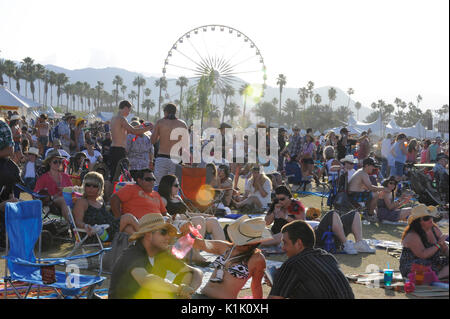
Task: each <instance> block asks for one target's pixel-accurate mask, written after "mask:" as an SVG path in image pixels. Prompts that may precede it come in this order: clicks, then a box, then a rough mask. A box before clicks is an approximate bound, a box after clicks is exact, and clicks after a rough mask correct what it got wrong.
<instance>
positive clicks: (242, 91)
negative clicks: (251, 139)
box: [239, 83, 252, 117]
mask: <svg viewBox="0 0 450 319" xmlns="http://www.w3.org/2000/svg"><path fill="white" fill-rule="evenodd" d="M251 88H252V87H251V85H250V84H248V83H245V84H242V86H241V87H240V88H239V95H240V96H243V97H244V110H243V112H242V116H243V117H245V109H246V107H247V97H248V96H249V95H250V90H251Z"/></svg>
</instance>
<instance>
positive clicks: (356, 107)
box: [355, 102, 362, 121]
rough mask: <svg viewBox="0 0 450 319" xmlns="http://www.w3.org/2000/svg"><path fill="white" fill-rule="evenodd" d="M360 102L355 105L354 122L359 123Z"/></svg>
mask: <svg viewBox="0 0 450 319" xmlns="http://www.w3.org/2000/svg"><path fill="white" fill-rule="evenodd" d="M361 106H362V105H361V102H356V103H355V109H356V120H357V121H359V110H360V109H361Z"/></svg>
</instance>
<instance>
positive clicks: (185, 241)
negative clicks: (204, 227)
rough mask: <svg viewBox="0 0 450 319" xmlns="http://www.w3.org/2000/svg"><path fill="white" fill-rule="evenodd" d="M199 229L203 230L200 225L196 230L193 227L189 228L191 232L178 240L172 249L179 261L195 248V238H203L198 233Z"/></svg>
mask: <svg viewBox="0 0 450 319" xmlns="http://www.w3.org/2000/svg"><path fill="white" fill-rule="evenodd" d="M199 229H201V226H200V225H197V227H196V228H195V227H192V226H191V227H189V230H190V232H189V233H187V234H186V235H184V236H183V237H180V239H178V240H177V242H176V243H175V245H173V247H172V254H173V255H174V256H175V257H177V258H178V259H183V258H184V256H186V255H187V253H188V252H189V251H190V250H191V249H192V247H193V246H194V242H195V237H197V238H203V237H202V235H201V234H200V232H199V231H198V230H199Z"/></svg>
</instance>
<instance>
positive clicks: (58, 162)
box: [52, 160, 63, 164]
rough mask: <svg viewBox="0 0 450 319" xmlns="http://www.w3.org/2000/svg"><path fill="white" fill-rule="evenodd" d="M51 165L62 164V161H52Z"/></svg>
mask: <svg viewBox="0 0 450 319" xmlns="http://www.w3.org/2000/svg"><path fill="white" fill-rule="evenodd" d="M52 163H53V164H62V163H63V161H62V160H54V161H52Z"/></svg>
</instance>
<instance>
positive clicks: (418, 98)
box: [416, 94, 422, 108]
mask: <svg viewBox="0 0 450 319" xmlns="http://www.w3.org/2000/svg"><path fill="white" fill-rule="evenodd" d="M416 100H417V108H419V104H420V102H421V101H422V96H421V95H420V94H419V95H417V98H416Z"/></svg>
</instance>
